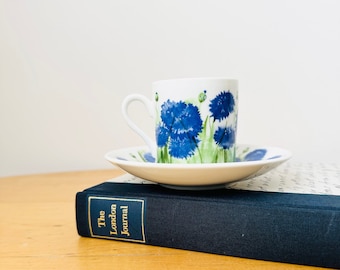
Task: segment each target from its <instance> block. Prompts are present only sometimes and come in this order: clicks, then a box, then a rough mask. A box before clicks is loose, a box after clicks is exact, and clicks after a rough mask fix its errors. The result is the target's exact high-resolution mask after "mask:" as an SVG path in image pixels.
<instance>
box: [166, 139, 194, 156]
mask: <svg viewBox="0 0 340 270" xmlns="http://www.w3.org/2000/svg"><path fill="white" fill-rule="evenodd" d="M198 142H199V140H198V138H189V137H183V138H179V137H178V138H175V139H171V141H170V146H169V153H170V155H171V156H173V157H175V158H188V157H190V156H192V155H194V154H195V150H196V148H197V145H198Z"/></svg>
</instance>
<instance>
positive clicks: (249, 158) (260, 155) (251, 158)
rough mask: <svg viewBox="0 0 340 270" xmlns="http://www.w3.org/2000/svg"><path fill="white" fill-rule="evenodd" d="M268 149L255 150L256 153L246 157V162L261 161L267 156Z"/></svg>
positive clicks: (253, 152)
mask: <svg viewBox="0 0 340 270" xmlns="http://www.w3.org/2000/svg"><path fill="white" fill-rule="evenodd" d="M266 153H267V150H266V149H255V150H254V151H251V152H249V153H248V154H247V155H246V156H245V157H244V160H245V161H256V160H261V159H263V158H264V156H265V155H266Z"/></svg>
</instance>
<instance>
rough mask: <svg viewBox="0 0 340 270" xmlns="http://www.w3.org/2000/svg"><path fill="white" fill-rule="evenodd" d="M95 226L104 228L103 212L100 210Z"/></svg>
mask: <svg viewBox="0 0 340 270" xmlns="http://www.w3.org/2000/svg"><path fill="white" fill-rule="evenodd" d="M97 224H98V228H101V227H105V226H106V223H105V211H103V210H101V211H99V218H97Z"/></svg>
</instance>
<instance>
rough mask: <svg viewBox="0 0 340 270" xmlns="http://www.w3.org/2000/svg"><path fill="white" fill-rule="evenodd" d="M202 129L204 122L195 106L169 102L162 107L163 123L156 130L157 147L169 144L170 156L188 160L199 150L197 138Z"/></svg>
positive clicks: (180, 102) (181, 102)
mask: <svg viewBox="0 0 340 270" xmlns="http://www.w3.org/2000/svg"><path fill="white" fill-rule="evenodd" d="M202 128H203V121H202V119H201V115H200V112H199V109H198V108H197V107H196V106H195V105H193V104H186V103H184V102H183V101H179V102H175V101H171V100H167V101H166V102H164V103H163V104H162V106H161V123H160V124H159V125H158V127H157V129H156V138H157V145H158V146H159V147H163V146H165V145H167V144H169V153H170V155H172V156H174V157H177V158H187V157H189V156H191V155H192V154H193V152H194V151H195V149H196V148H197V146H198V145H197V142H198V138H197V136H198V135H199V133H200V132H201V131H202ZM177 148H181V149H177Z"/></svg>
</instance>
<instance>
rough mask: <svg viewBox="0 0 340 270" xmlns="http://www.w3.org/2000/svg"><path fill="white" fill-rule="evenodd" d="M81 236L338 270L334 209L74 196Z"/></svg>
mask: <svg viewBox="0 0 340 270" xmlns="http://www.w3.org/2000/svg"><path fill="white" fill-rule="evenodd" d="M76 215H77V228H78V233H79V234H80V235H81V236H86V237H96V238H105V239H114V240H124V241H132V242H138V243H145V244H149V245H156V246H165V247H172V248H179V249H186V250H193V251H201V252H208V253H215V254H223V255H230V256H237V257H245V258H252V259H261V260H268V261H277V262H286V263H294V264H302V265H311V266H322V267H332V268H339V267H340V256H339V254H340V245H339V243H340V229H339V228H340V225H339V224H340V213H339V211H338V210H336V209H334V210H329V209H327V210H323V209H321V208H320V209H313V210H312V209H305V208H303V207H284V206H274V207H271V206H263V205H261V204H260V205H256V204H254V205H250V204H241V203H235V202H232V203H228V202H226V201H223V202H222V203H221V202H218V201H214V200H202V199H192V198H191V199H186V198H182V199H181V198H178V197H177V198H176V199H173V198H171V197H170V196H169V197H167V196H164V197H162V196H160V197H155V196H147V195H145V197H138V196H128V197H121V196H115V195H112V196H110V195H98V194H90V193H88V192H80V193H78V194H77V197H76Z"/></svg>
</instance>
